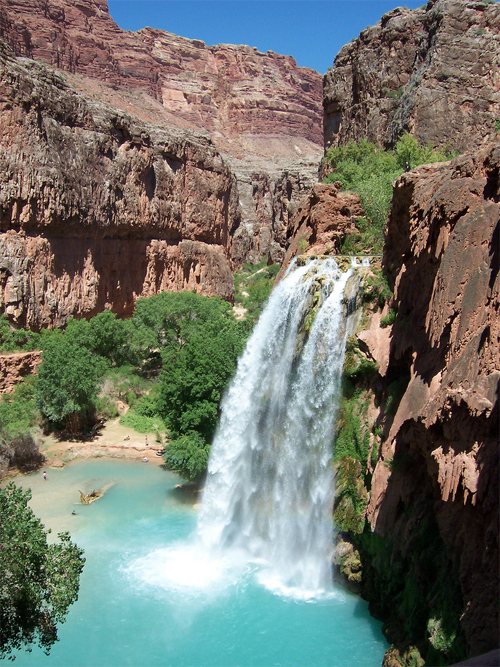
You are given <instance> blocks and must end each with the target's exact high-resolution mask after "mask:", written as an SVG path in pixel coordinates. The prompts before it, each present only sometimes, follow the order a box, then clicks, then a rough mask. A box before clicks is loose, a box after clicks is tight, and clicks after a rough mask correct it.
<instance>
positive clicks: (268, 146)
mask: <svg viewBox="0 0 500 667" xmlns="http://www.w3.org/2000/svg"><path fill="white" fill-rule="evenodd" d="M0 36H1V37H2V38H3V39H4V40H5V41H7V43H9V44H10V45H11V46H12V48H13V49H14V51H15V53H16V54H17V55H20V56H26V57H29V58H33V59H36V60H39V61H42V62H45V63H47V64H48V65H50V66H52V67H55V68H59V69H61V70H64V71H65V72H68V73H71V74H70V76H68V79H69V80H70V82H71V85H73V86H75V87H76V89H77V90H80V91H81V92H83V93H85V94H86V95H87V96H89V95H90V96H91V97H93V98H94V99H95V98H97V99H99V100H103V101H106V102H107V103H109V104H110V105H112V106H115V107H117V108H120V109H121V110H122V111H125V112H126V113H127V114H133V115H135V116H137V117H139V118H141V119H143V120H149V121H150V122H155V123H158V124H161V125H163V126H167V127H180V128H184V129H190V130H192V131H195V132H197V133H199V132H202V133H205V134H207V133H208V134H210V136H211V137H212V139H213V141H214V143H215V145H216V146H217V148H218V149H219V151H220V152H221V154H222V155H223V156H224V158H225V160H226V162H227V163H228V164H229V165H230V167H231V170H232V171H233V173H234V174H235V175H236V178H237V181H238V190H239V201H240V205H241V214H240V219H241V223H242V224H241V226H240V229H239V233H238V235H237V238H236V240H235V247H234V253H233V256H234V260H235V261H236V262H240V261H242V259H245V260H246V259H250V260H258V259H260V257H262V256H269V255H270V256H271V257H272V259H273V260H274V261H279V260H280V259H281V258H282V256H283V246H282V243H281V241H280V239H281V238H282V231H281V229H282V227H283V225H286V223H287V219H288V217H287V216H288V208H291V209H293V208H294V207H295V206H296V203H297V201H298V198H299V197H300V195H301V194H302V192H303V191H304V189H306V188H308V187H310V185H312V184H313V182H314V181H315V178H316V173H317V164H318V162H319V160H320V159H321V155H322V147H323V133H322V115H323V111H322V88H321V77H320V75H319V74H318V73H317V72H314V71H313V70H310V69H307V68H300V67H297V65H296V63H295V61H294V59H293V58H291V57H290V56H282V55H278V54H275V53H272V52H268V53H265V54H264V53H259V52H258V51H257V50H256V49H255V48H250V47H248V46H232V45H227V44H224V45H219V46H207V45H205V44H204V43H203V42H201V41H199V40H189V39H185V38H182V37H177V36H176V35H173V34H170V33H167V32H164V31H161V30H153V29H151V28H145V29H144V30H140V31H138V32H136V33H131V32H127V31H124V30H121V29H120V28H119V27H118V26H117V25H116V23H115V22H114V21H113V19H112V18H111V17H110V15H109V12H108V7H107V3H106V1H105V0H78V2H74V1H70V0H22V1H21V0H0ZM82 75H83V77H82ZM283 184H285V187H283ZM263 190H264V192H265V201H264V200H263V198H262V197H260V195H259V194H258V193H260V192H262V191H263ZM283 194H284V195H285V197H284V200H283V201H282V200H281V195H283Z"/></svg>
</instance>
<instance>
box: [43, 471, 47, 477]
mask: <svg viewBox="0 0 500 667" xmlns="http://www.w3.org/2000/svg"><path fill="white" fill-rule="evenodd" d="M43 478H44V479H47V472H46V471H45V470H44V471H43Z"/></svg>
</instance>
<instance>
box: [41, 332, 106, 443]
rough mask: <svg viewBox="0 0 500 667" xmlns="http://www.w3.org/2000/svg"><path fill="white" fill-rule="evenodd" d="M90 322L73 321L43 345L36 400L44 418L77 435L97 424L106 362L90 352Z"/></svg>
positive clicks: (55, 425)
mask: <svg viewBox="0 0 500 667" xmlns="http://www.w3.org/2000/svg"><path fill="white" fill-rule="evenodd" d="M89 329H90V327H89V324H88V322H85V321H84V320H82V321H76V320H70V321H69V322H68V326H67V328H66V331H65V332H64V333H63V332H57V335H56V334H55V335H52V336H50V337H49V338H48V339H47V340H46V341H45V344H44V349H43V356H42V359H43V361H42V364H41V366H40V368H39V370H38V378H37V382H36V400H37V407H38V408H39V410H40V412H41V414H42V415H43V417H44V418H45V419H46V420H47V421H48V423H49V424H51V425H52V426H54V427H56V428H64V427H65V428H67V429H68V431H69V432H70V433H71V434H73V435H75V434H76V433H78V432H80V431H81V430H82V429H83V428H85V427H87V426H89V425H91V423H92V422H93V421H95V409H96V401H97V396H98V394H99V381H100V379H101V377H102V376H103V374H104V370H105V368H106V361H105V359H104V358H103V357H101V356H99V355H98V354H95V353H94V352H93V351H92V349H90V340H91V339H90V338H89V337H88V334H89Z"/></svg>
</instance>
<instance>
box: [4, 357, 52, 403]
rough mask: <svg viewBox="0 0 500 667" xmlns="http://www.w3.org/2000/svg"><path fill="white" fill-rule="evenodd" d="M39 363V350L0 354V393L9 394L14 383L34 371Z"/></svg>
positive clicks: (40, 358) (40, 360) (40, 359)
mask: <svg viewBox="0 0 500 667" xmlns="http://www.w3.org/2000/svg"><path fill="white" fill-rule="evenodd" d="M41 363H42V353H41V352H39V351H35V352H17V353H14V354H8V353H3V354H0V394H11V393H12V392H13V391H14V389H15V388H16V384H17V383H18V382H20V381H21V380H22V379H23V378H24V377H25V376H26V375H31V374H32V373H34V372H35V371H36V369H37V367H38V366H39V365H40V364H41Z"/></svg>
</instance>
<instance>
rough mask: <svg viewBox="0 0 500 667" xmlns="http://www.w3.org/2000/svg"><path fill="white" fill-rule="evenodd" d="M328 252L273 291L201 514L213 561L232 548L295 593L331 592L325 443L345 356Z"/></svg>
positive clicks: (228, 407) (236, 384) (328, 447)
mask: <svg viewBox="0 0 500 667" xmlns="http://www.w3.org/2000/svg"><path fill="white" fill-rule="evenodd" d="M350 273H351V271H348V272H345V273H342V272H341V271H339V269H338V267H337V264H336V263H335V261H334V260H333V259H328V260H313V261H310V262H309V263H308V264H307V265H305V266H301V267H298V268H295V269H293V270H291V271H289V272H288V274H287V276H286V277H285V278H284V280H282V281H281V283H280V284H279V285H278V286H277V287H276V288H275V290H274V292H273V294H272V295H271V298H270V300H269V302H268V305H267V306H266V308H265V310H264V312H263V314H262V316H261V318H260V320H259V322H258V324H257V325H256V328H255V330H254V333H253V334H252V336H251V338H250V340H249V342H248V345H247V347H246V350H245V352H244V354H243V356H242V358H241V359H240V361H239V364H238V370H237V373H236V377H235V379H234V380H233V382H232V384H231V386H230V388H229V390H228V392H227V395H226V396H225V398H224V400H223V404H222V416H221V421H220V425H219V428H218V431H217V434H216V436H215V439H214V443H213V445H212V450H211V454H210V461H209V467H208V476H207V483H206V487H205V491H204V495H203V501H202V507H201V511H200V515H199V520H198V534H199V537H200V539H201V541H202V545H203V548H204V549H207V550H208V551H209V553H210V554H211V555H212V556H214V558H218V557H224V554H226V553H228V552H232V553H239V554H240V555H241V556H243V558H244V559H246V560H247V561H249V562H254V563H258V564H259V565H260V568H259V570H260V574H259V577H260V579H261V581H262V582H263V583H265V584H266V585H268V586H269V587H273V588H276V587H278V588H281V590H291V591H293V592H294V593H298V594H299V595H306V596H309V595H317V594H318V593H321V592H323V591H325V590H328V589H329V588H330V587H331V568H330V555H331V551H332V545H333V542H332V532H333V525H332V518H331V516H332V505H333V472H332V465H331V457H332V441H333V435H334V430H335V421H336V413H337V407H338V400H339V385H340V377H341V371H342V366H343V359H344V348H345V337H346V326H345V317H344V314H343V310H344V309H343V307H342V298H343V292H344V287H345V284H346V282H347V279H348V277H349V275H350Z"/></svg>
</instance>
